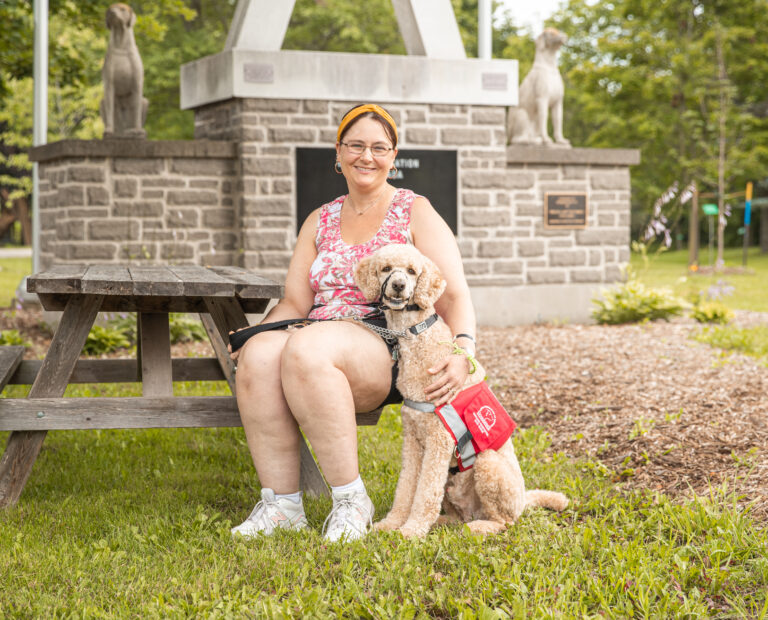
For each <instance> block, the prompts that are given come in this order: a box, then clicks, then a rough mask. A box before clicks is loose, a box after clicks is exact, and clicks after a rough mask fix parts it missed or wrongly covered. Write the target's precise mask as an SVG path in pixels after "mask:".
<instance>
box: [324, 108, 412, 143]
mask: <svg viewBox="0 0 768 620" xmlns="http://www.w3.org/2000/svg"><path fill="white" fill-rule="evenodd" d="M359 108H365V110H360V109H359ZM356 111H357V113H355V112H356ZM361 118H371V119H373V120H375V121H376V122H378V123H379V124H380V125H381V126H382V127H383V128H384V131H385V132H386V134H387V137H388V138H389V140H390V141H391V142H392V147H393V148H394V147H396V146H397V126H396V125H395V121H394V119H393V118H392V117H391V116H390V114H389V112H387V111H386V110H385V109H384V108H382V107H381V106H378V105H376V104H370V103H361V104H360V105H356V106H355V107H353V108H350V109H349V110H347V111H346V112H345V113H344V116H343V117H342V118H341V123H339V129H338V132H337V136H336V140H337V141H338V142H341V139H342V138H343V137H344V134H346V133H347V131H348V130H349V128H350V127H352V125H354V124H355V123H356V122H357V121H359V120H360V119H361Z"/></svg>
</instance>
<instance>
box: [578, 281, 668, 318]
mask: <svg viewBox="0 0 768 620" xmlns="http://www.w3.org/2000/svg"><path fill="white" fill-rule="evenodd" d="M592 303H593V304H594V305H595V306H596V307H595V309H594V310H593V311H592V318H594V319H595V320H596V321H597V322H598V323H599V324H601V325H619V324H621V323H636V322H639V321H655V320H658V319H664V320H669V319H670V318H672V317H675V316H679V315H680V314H682V312H683V303H682V302H681V300H680V299H678V298H677V297H675V296H674V295H673V293H672V291H671V290H669V289H667V288H659V289H655V288H649V287H647V286H645V284H643V283H642V282H640V280H638V279H637V277H635V276H634V275H632V274H631V272H630V275H629V278H628V279H627V281H626V282H623V283H621V284H617V285H616V286H613V287H612V288H610V289H603V290H602V291H601V294H600V296H598V297H595V298H594V299H593V300H592Z"/></svg>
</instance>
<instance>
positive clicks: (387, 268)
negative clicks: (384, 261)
mask: <svg viewBox="0 0 768 620" xmlns="http://www.w3.org/2000/svg"><path fill="white" fill-rule="evenodd" d="M390 271H392V267H390V266H389V265H387V266H386V267H382V268H381V273H389V272H390Z"/></svg>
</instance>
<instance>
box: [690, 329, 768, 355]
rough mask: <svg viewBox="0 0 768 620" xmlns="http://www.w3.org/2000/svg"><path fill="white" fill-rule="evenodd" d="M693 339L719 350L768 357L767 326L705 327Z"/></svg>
mask: <svg viewBox="0 0 768 620" xmlns="http://www.w3.org/2000/svg"><path fill="white" fill-rule="evenodd" d="M695 339H696V340H698V341H699V342H704V343H706V344H709V345H711V346H713V347H718V348H720V349H727V350H729V351H740V352H741V353H746V354H747V355H753V356H755V357H765V356H768V325H758V326H756V327H733V326H724V327H706V328H704V329H703V330H701V332H699V333H698V334H696V336H695Z"/></svg>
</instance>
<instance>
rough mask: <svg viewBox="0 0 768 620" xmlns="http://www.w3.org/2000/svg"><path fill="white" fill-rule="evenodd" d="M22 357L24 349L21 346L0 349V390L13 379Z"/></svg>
mask: <svg viewBox="0 0 768 620" xmlns="http://www.w3.org/2000/svg"><path fill="white" fill-rule="evenodd" d="M22 357H24V347H23V346H21V345H18V346H16V345H14V346H5V347H0V390H2V389H3V388H4V387H5V385H6V383H8V382H9V381H10V379H11V377H13V375H14V373H15V372H16V369H17V368H18V367H19V364H21V358H22Z"/></svg>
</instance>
